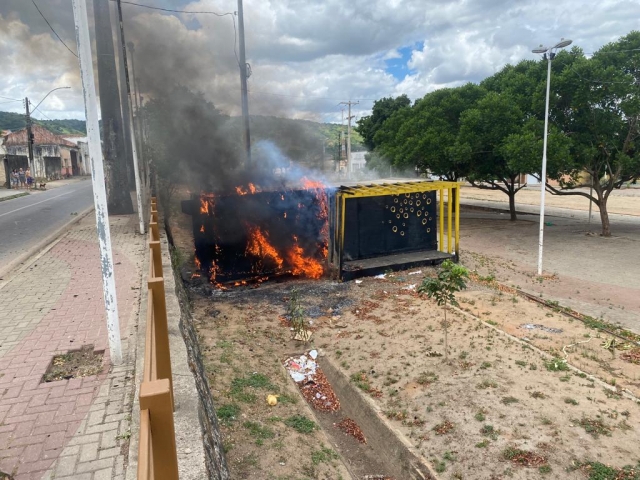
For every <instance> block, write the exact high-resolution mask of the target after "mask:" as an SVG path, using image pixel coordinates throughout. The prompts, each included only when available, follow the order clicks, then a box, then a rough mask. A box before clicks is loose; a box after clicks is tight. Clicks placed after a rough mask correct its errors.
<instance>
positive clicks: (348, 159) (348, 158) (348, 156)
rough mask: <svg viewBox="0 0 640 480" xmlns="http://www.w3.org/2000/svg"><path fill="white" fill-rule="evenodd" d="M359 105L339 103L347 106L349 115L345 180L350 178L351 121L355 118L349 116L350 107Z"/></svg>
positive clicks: (356, 103)
mask: <svg viewBox="0 0 640 480" xmlns="http://www.w3.org/2000/svg"><path fill="white" fill-rule="evenodd" d="M359 103H360V102H352V101H351V100H349V101H348V102H340V103H339V105H348V106H349V115H348V116H347V178H349V179H350V178H351V119H352V118H354V117H355V115H353V116H352V115H351V105H358V104H359Z"/></svg>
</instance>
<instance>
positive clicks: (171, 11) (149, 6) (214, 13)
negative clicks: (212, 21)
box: [111, 0, 235, 17]
mask: <svg viewBox="0 0 640 480" xmlns="http://www.w3.org/2000/svg"><path fill="white" fill-rule="evenodd" d="M111 1H112V2H113V1H115V0H111ZM120 3H126V4H127V5H133V6H136V7H142V8H148V9H150V10H160V11H162V12H170V13H192V14H198V15H200V14H205V15H215V16H216V17H224V16H226V15H235V12H227V13H218V12H211V11H205V12H196V11H191V10H173V9H171V8H161V7H153V6H151V5H144V4H142V3H135V2H126V1H124V0H122V1H121V2H120Z"/></svg>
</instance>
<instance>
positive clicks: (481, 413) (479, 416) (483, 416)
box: [473, 410, 487, 422]
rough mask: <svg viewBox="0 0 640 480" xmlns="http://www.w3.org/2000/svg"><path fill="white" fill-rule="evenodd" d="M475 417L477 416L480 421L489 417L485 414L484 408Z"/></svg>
mask: <svg viewBox="0 0 640 480" xmlns="http://www.w3.org/2000/svg"><path fill="white" fill-rule="evenodd" d="M473 418H475V419H476V420H477V421H479V422H484V420H485V419H486V418H487V417H486V416H485V415H484V412H483V411H482V410H480V411H479V412H478V413H476V414H475V416H474V417H473Z"/></svg>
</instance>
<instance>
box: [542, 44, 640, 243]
mask: <svg viewBox="0 0 640 480" xmlns="http://www.w3.org/2000/svg"><path fill="white" fill-rule="evenodd" d="M557 59H558V60H560V61H564V62H565V64H566V66H565V68H564V70H563V71H562V73H561V74H560V75H559V76H558V78H557V80H556V82H557V85H558V87H557V89H558V91H559V92H560V99H561V100H560V101H559V102H558V104H557V106H556V108H555V110H556V113H555V120H556V123H557V125H558V127H559V128H561V129H562V130H563V131H564V133H565V134H566V135H567V136H569V137H570V138H571V156H570V161H568V162H564V163H562V164H560V165H557V166H555V167H553V166H552V168H550V169H549V177H550V178H551V179H556V180H558V181H559V184H560V188H556V187H554V186H552V185H550V184H548V183H547V189H548V190H549V191H551V193H554V194H557V195H580V196H583V197H586V198H588V199H589V200H590V201H592V202H593V203H595V205H596V206H597V207H598V209H599V211H600V220H601V223H602V235H603V236H605V237H608V236H610V235H611V226H610V221H609V214H608V211H607V201H608V199H609V196H610V195H611V192H612V191H613V190H614V189H617V188H620V187H622V186H623V185H624V184H625V183H630V182H635V181H637V179H638V178H639V177H640V151H639V149H638V145H637V143H638V139H639V138H640V95H639V94H640V32H638V31H633V32H631V33H629V34H628V35H626V36H624V37H622V38H621V39H620V40H618V41H616V42H613V43H610V44H607V45H605V46H604V47H602V48H601V49H600V50H598V51H597V52H596V53H595V54H594V55H593V57H592V58H590V59H586V58H585V57H584V56H583V55H582V52H581V51H579V50H577V49H574V50H572V52H571V53H562V54H559V55H558V56H557ZM555 61H556V60H554V62H555ZM554 80H555V79H554ZM583 186H587V187H589V186H590V187H593V192H594V194H593V195H591V194H589V193H587V192H584V191H577V190H576V188H578V187H583Z"/></svg>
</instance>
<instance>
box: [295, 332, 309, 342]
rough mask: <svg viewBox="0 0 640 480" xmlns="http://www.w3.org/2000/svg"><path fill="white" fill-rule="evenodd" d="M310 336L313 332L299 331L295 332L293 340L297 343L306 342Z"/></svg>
mask: <svg viewBox="0 0 640 480" xmlns="http://www.w3.org/2000/svg"><path fill="white" fill-rule="evenodd" d="M312 334H313V332H311V331H309V330H300V331H299V332H296V334H295V335H294V336H293V339H294V340H297V341H299V342H308V341H309V339H310V338H311V335H312Z"/></svg>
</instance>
